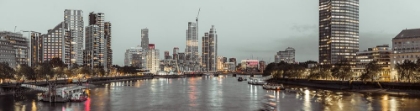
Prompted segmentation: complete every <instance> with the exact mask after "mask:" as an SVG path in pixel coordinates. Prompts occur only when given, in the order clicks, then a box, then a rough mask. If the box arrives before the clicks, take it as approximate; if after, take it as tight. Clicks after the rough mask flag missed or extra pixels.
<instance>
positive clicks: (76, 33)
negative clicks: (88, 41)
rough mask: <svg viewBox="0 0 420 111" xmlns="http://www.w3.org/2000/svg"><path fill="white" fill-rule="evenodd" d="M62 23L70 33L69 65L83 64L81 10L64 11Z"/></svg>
mask: <svg viewBox="0 0 420 111" xmlns="http://www.w3.org/2000/svg"><path fill="white" fill-rule="evenodd" d="M64 23H66V24H67V25H68V26H67V27H66V28H67V30H68V31H69V33H70V35H69V36H70V37H71V41H72V42H70V44H71V45H70V46H71V53H70V54H71V55H70V58H71V59H70V61H71V63H72V64H73V63H76V64H78V65H82V64H83V34H84V33H83V31H84V30H83V27H84V22H83V11H82V10H72V9H66V10H64Z"/></svg>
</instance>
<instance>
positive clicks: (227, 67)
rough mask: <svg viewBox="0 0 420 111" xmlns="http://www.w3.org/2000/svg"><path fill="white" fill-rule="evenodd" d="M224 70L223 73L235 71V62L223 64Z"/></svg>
mask: <svg viewBox="0 0 420 111" xmlns="http://www.w3.org/2000/svg"><path fill="white" fill-rule="evenodd" d="M224 69H225V71H230V72H233V71H236V65H235V62H225V64H224Z"/></svg>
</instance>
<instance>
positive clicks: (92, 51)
mask: <svg viewBox="0 0 420 111" xmlns="http://www.w3.org/2000/svg"><path fill="white" fill-rule="evenodd" d="M104 21H105V14H104V13H101V12H99V13H95V12H91V13H89V26H86V35H85V37H86V41H85V46H86V48H85V50H84V64H85V65H86V66H88V67H91V68H95V67H103V68H104V70H105V71H106V72H108V69H109V68H110V67H111V65H112V61H109V60H112V59H111V58H112V50H111V49H110V48H111V46H110V45H111V41H110V40H108V39H111V23H109V22H104ZM109 56H110V57H109Z"/></svg>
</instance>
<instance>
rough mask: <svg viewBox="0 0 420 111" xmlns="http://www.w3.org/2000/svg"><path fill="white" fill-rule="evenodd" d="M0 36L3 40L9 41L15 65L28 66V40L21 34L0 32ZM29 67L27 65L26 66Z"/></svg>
mask: <svg viewBox="0 0 420 111" xmlns="http://www.w3.org/2000/svg"><path fill="white" fill-rule="evenodd" d="M0 36H2V37H4V39H5V40H7V41H9V43H10V45H11V46H12V47H13V50H14V53H15V60H16V63H15V64H16V65H18V64H28V62H29V61H28V60H29V58H28V57H29V53H28V52H29V51H28V50H29V48H28V47H29V45H28V43H29V42H28V39H27V38H25V37H23V36H22V34H21V33H14V32H7V31H3V32H0ZM28 65H29V64H28Z"/></svg>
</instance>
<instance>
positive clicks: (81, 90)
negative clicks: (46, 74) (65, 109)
mask: <svg viewBox="0 0 420 111" xmlns="http://www.w3.org/2000/svg"><path fill="white" fill-rule="evenodd" d="M21 87H26V88H30V89H34V90H39V91H44V92H43V93H40V94H38V100H39V101H47V102H69V101H85V100H87V99H88V97H89V90H88V88H87V87H86V86H81V85H76V84H71V85H65V86H59V87H58V86H56V85H49V86H47V87H43V86H35V85H30V84H21Z"/></svg>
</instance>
